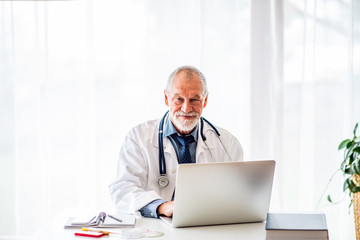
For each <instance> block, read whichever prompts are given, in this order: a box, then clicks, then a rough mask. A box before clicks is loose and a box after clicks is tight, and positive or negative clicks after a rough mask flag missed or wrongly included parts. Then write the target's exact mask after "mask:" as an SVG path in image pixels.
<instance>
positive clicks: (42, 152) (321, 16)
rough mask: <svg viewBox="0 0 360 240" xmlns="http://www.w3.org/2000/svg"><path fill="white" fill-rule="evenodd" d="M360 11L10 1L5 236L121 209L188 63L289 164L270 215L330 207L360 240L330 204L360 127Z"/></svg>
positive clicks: (4, 75) (1, 72) (243, 125)
mask: <svg viewBox="0 0 360 240" xmlns="http://www.w3.org/2000/svg"><path fill="white" fill-rule="evenodd" d="M359 14H360V6H359V2H358V1H356V0H317V1H312V0H311V1H310V0H308V1H306V0H304V1H296V0H282V1H280V0H273V1H261V0H253V1H249V0H241V1H239V0H225V1H224V0H221V1H220V0H207V1H204V0H196V1H194V0H186V1H160V0H157V1H146V0H139V1H133V0H121V1H98V0H87V1H85V0H80V1H1V2H0V159H1V168H0V176H1V177H0V179H1V181H0V186H1V188H0V190H1V195H0V196H1V200H0V212H1V213H2V214H0V238H3V239H6V238H8V237H11V236H12V237H14V236H15V237H19V238H21V237H26V236H28V235H30V234H32V232H33V231H34V230H36V228H37V227H38V226H39V224H42V223H45V222H47V221H48V220H49V219H51V218H54V217H55V216H56V215H58V214H59V213H61V212H63V211H64V210H65V209H67V208H70V207H79V208H80V207H81V208H83V207H85V208H104V209H105V208H111V207H112V203H111V201H110V198H109V193H108V190H107V185H108V184H109V182H111V181H112V179H113V178H114V177H115V167H116V164H117V163H116V159H117V154H118V151H119V148H120V145H121V143H122V140H123V139H124V137H125V135H126V134H127V132H128V131H129V130H130V128H131V127H133V126H134V125H135V124H138V123H140V122H142V121H145V120H147V119H151V118H158V117H160V116H162V114H163V113H164V112H165V111H166V106H165V104H164V102H163V89H164V87H165V82H166V79H167V77H168V75H169V74H170V72H171V71H172V70H173V69H175V68H176V67H177V66H180V65H185V64H191V65H194V66H197V67H198V68H199V69H201V70H202V71H203V72H204V74H205V75H206V76H207V79H208V82H209V90H210V95H209V102H208V106H207V107H206V108H205V111H204V116H205V117H206V118H207V119H209V120H210V121H211V122H213V123H214V124H216V125H219V126H222V127H224V128H226V129H228V130H229V131H230V132H232V133H233V134H234V135H235V136H237V137H238V138H239V140H240V142H241V143H242V145H243V147H244V150H245V158H246V160H258V159H275V160H277V168H276V177H275V182H274V191H273V197H272V201H271V209H270V211H313V210H319V211H324V212H325V213H326V214H327V219H328V227H329V229H330V234H331V236H332V239H352V238H354V232H353V228H352V227H353V226H351V224H353V220H352V215H351V214H350V215H349V214H348V210H347V205H348V202H347V201H346V200H344V201H343V202H342V203H341V204H338V205H331V204H328V203H327V202H326V199H323V200H322V201H320V204H319V207H317V203H318V200H319V198H320V196H321V194H322V192H323V189H324V188H325V186H326V184H327V182H328V180H329V178H330V177H331V175H332V173H333V172H334V171H335V170H336V169H337V168H338V167H339V164H340V162H341V153H339V152H337V145H338V143H339V142H340V141H341V140H342V139H343V138H347V137H348V136H349V135H350V134H351V130H352V128H353V125H354V123H355V122H356V121H359V119H360V111H359V110H360V108H359V107H360V96H359V93H360V74H359V73H360V72H359V69H360V68H359V67H360V64H359V63H360V48H359V40H360V16H359ZM339 178H340V177H339ZM336 184H339V185H341V179H339V181H338V182H336V181H334V182H333V184H332V185H334V186H335V187H333V188H330V190H331V191H333V192H334V193H336V191H341V186H340V187H339V188H336ZM330 190H329V191H330ZM339 195H341V194H339ZM34 216H37V219H38V221H37V222H34V221H31V219H32V218H33V217H34ZM343 223H347V225H345V224H343ZM348 225H349V226H348Z"/></svg>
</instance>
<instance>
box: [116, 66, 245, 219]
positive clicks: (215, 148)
mask: <svg viewBox="0 0 360 240" xmlns="http://www.w3.org/2000/svg"><path fill="white" fill-rule="evenodd" d="M164 95H165V104H166V105H167V106H168V107H169V113H168V114H167V115H166V116H164V118H163V119H164V120H163V125H164V126H160V122H161V121H160V120H151V121H147V122H145V123H143V124H140V125H138V126H136V127H135V128H133V129H132V130H131V131H130V133H129V134H128V135H127V137H126V139H125V141H124V143H123V145H122V147H121V150H120V157H119V162H118V169H117V179H116V180H115V181H114V182H113V183H111V184H110V186H109V189H110V193H111V197H112V199H113V201H114V203H115V205H116V207H117V208H118V209H119V210H122V211H126V210H129V209H130V210H131V211H140V213H141V214H142V215H143V216H145V217H158V216H159V215H165V216H172V214H173V206H174V201H173V196H174V189H175V178H176V167H177V165H178V164H182V163H207V162H226V161H241V160H242V159H243V150H242V147H241V145H240V143H239V141H238V140H237V139H236V138H235V137H234V136H232V135H231V134H230V133H229V132H227V131H226V130H224V129H222V128H219V127H216V128H215V127H213V126H211V125H210V124H209V123H205V122H203V121H199V120H200V117H201V114H202V111H203V109H204V108H205V107H206V105H207V100H208V90H207V83H206V79H205V76H204V75H203V74H202V73H201V72H200V71H199V70H198V69H196V68H195V67H192V66H183V67H179V68H177V69H176V70H175V71H174V72H173V73H172V74H171V75H170V76H169V79H168V83H167V86H166V89H165V91H164ZM202 123H203V125H202ZM159 129H163V130H162V131H159ZM216 131H218V132H219V134H220V136H218V135H217V133H216ZM159 132H161V135H160V136H161V137H162V142H163V146H160V145H159ZM202 132H203V135H204V136H205V137H206V140H205V139H203V137H202ZM184 139H186V140H184ZM185 142H186V144H185ZM159 148H160V149H159ZM161 148H163V151H164V157H165V163H166V178H167V180H168V184H167V183H166V184H165V186H164V185H162V184H160V183H159V177H160V172H161V170H160V167H159V155H160V154H159V150H161ZM199 177H201V176H199ZM167 180H166V181H167Z"/></svg>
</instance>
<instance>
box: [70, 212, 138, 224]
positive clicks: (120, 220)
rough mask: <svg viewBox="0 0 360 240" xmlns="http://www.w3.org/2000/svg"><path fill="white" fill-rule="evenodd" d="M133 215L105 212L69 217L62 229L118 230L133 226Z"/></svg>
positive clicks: (134, 219)
mask: <svg viewBox="0 0 360 240" xmlns="http://www.w3.org/2000/svg"><path fill="white" fill-rule="evenodd" d="M135 221H136V218H135V215H129V214H120V213H117V214H116V215H113V214H112V215H110V214H107V213H105V212H100V213H99V214H96V215H95V214H93V215H92V214H90V215H88V216H77V217H69V218H68V220H67V222H66V223H65V226H64V228H82V227H96V228H119V227H133V226H135Z"/></svg>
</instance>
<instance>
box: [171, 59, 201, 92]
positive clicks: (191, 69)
mask: <svg viewBox="0 0 360 240" xmlns="http://www.w3.org/2000/svg"><path fill="white" fill-rule="evenodd" d="M182 71H185V72H186V73H187V74H189V75H191V74H192V73H196V74H197V75H198V76H199V78H200V80H201V82H202V90H203V94H204V96H205V97H206V96H207V94H208V88H207V82H206V78H205V75H204V74H203V73H202V72H200V70H199V69H197V68H196V67H193V66H190V65H186V66H181V67H178V68H177V69H175V70H174V71H173V72H172V73H171V74H170V76H169V79H168V81H167V84H166V89H165V91H166V94H169V93H170V91H171V88H172V84H173V81H174V78H175V76H176V75H177V74H178V73H179V72H182Z"/></svg>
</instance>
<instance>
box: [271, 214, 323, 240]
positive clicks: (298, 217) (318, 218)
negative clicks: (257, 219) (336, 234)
mask: <svg viewBox="0 0 360 240" xmlns="http://www.w3.org/2000/svg"><path fill="white" fill-rule="evenodd" d="M265 229H266V239H267V240H285V239H287V240H288V239H306V240H310V239H311V240H325V239H326V240H327V239H329V234H328V229H327V224H326V216H325V214H323V213H268V214H267V218H266V225H265Z"/></svg>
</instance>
